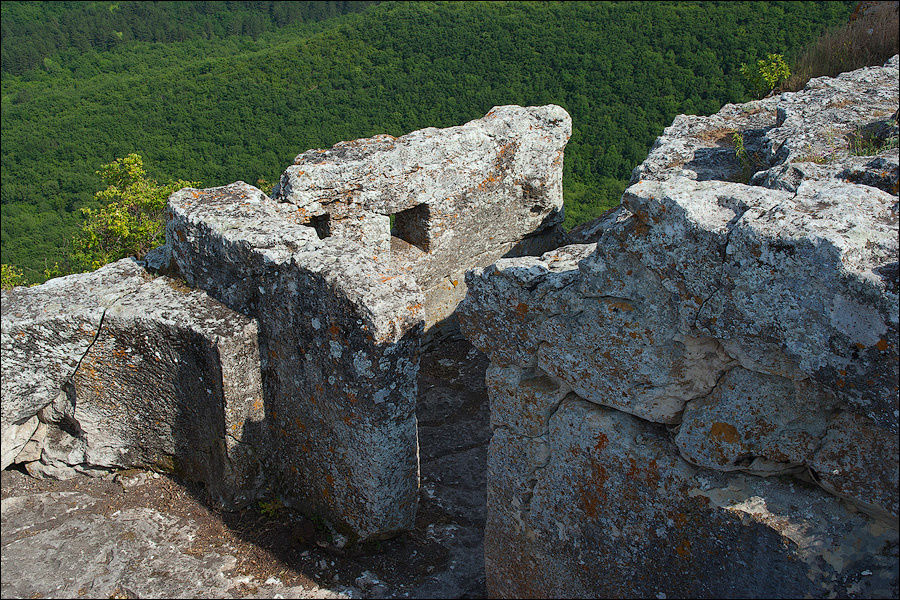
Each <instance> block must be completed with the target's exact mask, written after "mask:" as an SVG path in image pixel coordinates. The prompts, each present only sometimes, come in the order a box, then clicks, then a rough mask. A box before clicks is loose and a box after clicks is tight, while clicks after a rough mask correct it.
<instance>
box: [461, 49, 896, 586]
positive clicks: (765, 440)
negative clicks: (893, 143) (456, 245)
mask: <svg viewBox="0 0 900 600" xmlns="http://www.w3.org/2000/svg"><path fill="white" fill-rule="evenodd" d="M897 64H898V59H897V57H895V58H893V59H891V61H889V62H888V63H887V65H886V66H885V67H875V68H869V69H863V70H860V71H857V72H854V73H850V74H844V75H842V76H841V77H840V78H838V79H836V80H834V81H832V80H828V79H826V78H822V79H819V80H814V81H813V82H811V86H810V88H809V89H808V90H806V91H804V92H799V93H796V94H793V95H788V94H785V95H783V96H781V97H773V98H768V99H766V100H762V101H758V102H753V103H749V104H747V105H742V106H733V105H730V106H726V107H725V108H723V110H722V111H721V112H720V113H718V114H716V115H713V116H712V117H685V116H681V117H678V118H677V119H676V120H675V122H674V123H673V125H672V126H671V127H669V128H668V129H666V131H665V133H664V134H663V136H661V137H660V139H659V140H657V143H656V144H655V145H654V149H653V150H652V151H651V153H650V156H649V157H648V159H647V160H646V161H645V162H644V163H643V164H642V165H641V166H640V167H638V168H637V169H635V171H634V174H633V177H632V184H633V185H631V187H629V188H628V189H627V190H626V191H625V194H624V196H623V199H622V204H623V206H622V207H621V208H620V209H618V210H616V211H613V212H611V213H608V214H607V215H604V217H603V218H601V219H600V220H599V221H598V222H597V223H595V224H592V225H588V226H585V227H582V228H581V229H580V230H579V231H578V232H576V236H574V237H575V239H576V240H578V241H582V242H586V243H583V244H579V245H573V246H567V247H564V248H560V249H558V250H555V251H553V252H549V253H547V254H545V255H543V256H542V257H541V258H533V257H532V258H520V259H503V260H500V261H498V262H497V263H496V264H495V265H492V266H490V267H486V268H483V269H476V270H473V271H471V272H470V273H469V274H468V276H467V285H468V288H469V293H468V296H467V297H466V299H465V301H464V302H463V303H462V304H461V305H460V307H459V311H458V312H459V319H460V323H461V327H462V331H463V333H464V335H466V336H467V337H468V338H469V339H470V340H471V341H472V342H473V343H474V344H475V345H476V347H478V348H480V349H482V350H483V351H484V352H485V353H487V354H488V355H489V356H490V358H491V362H492V367H491V369H490V370H489V375H488V389H489V392H490V396H491V414H492V417H491V419H492V426H493V427H494V434H493V437H492V441H491V446H490V453H489V470H488V518H487V531H486V538H485V554H486V562H487V567H486V569H487V580H488V591H489V593H490V594H493V595H498V596H510V597H515V596H579V597H598V596H599V597H604V596H605V597H609V596H622V595H625V596H631V595H638V596H652V595H656V594H658V593H664V594H668V595H671V594H675V595H677V596H713V595H719V594H721V590H726V589H727V590H730V591H731V593H734V594H736V595H753V596H760V595H774V596H782V595H786V596H795V595H811V596H827V595H830V594H837V595H855V594H859V595H874V596H893V595H896V594H897V585H898V583H897V574H896V573H897V564H898V563H897V526H896V522H897V515H898V513H897V505H898V480H897V473H898V451H897V442H896V440H897V433H898V414H900V413H898V397H897V392H898V362H900V361H898V316H900V315H898V313H900V311H898V291H900V290H898V287H897V285H898V284H897V275H896V272H897V264H898V254H900V252H898V235H897V234H898V202H897V196H896V193H897V191H896V189H892V188H891V185H890V180H891V179H890V178H891V177H894V180H896V166H895V167H894V171H893V172H892V173H893V175H891V172H888V173H887V174H886V175H884V176H882V175H881V174H878V173H875V172H874V170H875V169H876V167H877V168H880V167H881V166H882V163H885V164H887V165H888V166H890V164H893V165H896V149H887V150H880V149H879V147H877V146H878V144H875V147H873V148H874V149H873V150H872V151H873V152H876V153H877V155H873V156H869V157H860V156H855V155H853V154H851V153H850V152H849V151H848V150H847V148H844V150H843V153H842V154H841V153H837V154H836V157H835V159H834V161H833V164H830V165H824V166H823V165H819V163H817V162H803V160H801V159H803V158H804V155H803V152H807V149H806V147H807V145H812V146H813V151H815V147H816V146H815V144H816V143H819V142H820V141H822V139H823V137H824V138H828V136H831V135H832V134H833V132H834V131H837V130H838V129H840V131H841V132H842V133H841V134H840V135H842V136H845V137H842V138H841V139H846V136H849V135H851V134H854V135H859V132H861V131H870V130H874V131H878V132H881V133H879V135H882V134H883V136H887V137H886V138H885V139H887V140H889V138H890V136H891V135H895V133H892V131H893V130H892V127H894V126H893V125H892V124H891V122H890V119H888V121H886V122H883V123H882V122H881V121H885V117H886V115H891V114H892V113H894V112H895V111H896V106H897V80H898V69H897ZM879 120H880V121H879ZM875 121H879V123H880V124H879V123H876V124H875V125H873V124H872V123H873V122H875ZM885 132H886V133H885ZM735 134H738V137H737V138H735ZM825 141H826V142H827V141H828V140H827V139H826V140H825ZM735 143H737V144H738V146H740V145H741V144H743V146H744V152H736V149H735ZM887 145H888V146H889V145H890V144H887ZM892 157H893V158H892ZM892 160H893V163H891V161H892ZM753 161H758V162H753ZM792 161H797V162H796V163H795V162H792ZM786 165H787V166H786ZM819 167H822V168H819ZM825 167H827V168H825ZM779 169H781V171H779ZM791 169H795V170H801V171H802V176H800V177H795V178H794V179H792V180H791V181H792V183H791V184H790V185H788V183H787V182H786V180H785V179H781V180H779V179H778V177H777V174H778V173H781V172H782V171H783V172H784V173H787V172H788V171H790V170H791ZM852 169H855V170H856V171H854V172H857V173H863V172H864V171H865V169H873V171H872V172H868V171H866V172H865V173H864V176H863V175H860V176H859V177H857V176H853V177H850V176H847V175H846V173H847V172H849V170H852ZM763 171H765V173H764V172H763ZM791 173H794V171H791ZM842 173H843V174H842ZM794 175H795V173H794V174H793V175H791V176H792V177H794ZM876 175H877V176H876ZM748 181H751V182H752V183H754V184H757V185H747V184H746V183H747V182H748ZM739 182H743V183H739ZM885 182H887V183H885ZM891 192H893V193H891ZM760 476H762V477H760ZM697 481H706V482H708V485H707V484H702V485H701V484H699V483H697ZM710 482H711V483H710ZM810 482H812V483H810ZM815 484H818V485H815ZM844 501H846V502H849V504H847V503H845V502H844ZM673 524H674V525H673ZM511 548H516V549H518V550H516V551H515V552H512V551H510V549H511ZM551 549H552V550H551ZM614 565H615V566H614ZM693 569H696V571H693Z"/></svg>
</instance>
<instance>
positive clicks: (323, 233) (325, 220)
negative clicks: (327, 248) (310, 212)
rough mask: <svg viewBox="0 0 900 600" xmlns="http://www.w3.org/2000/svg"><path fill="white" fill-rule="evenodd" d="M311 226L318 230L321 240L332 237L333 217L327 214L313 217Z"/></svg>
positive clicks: (317, 233) (310, 221) (310, 222)
mask: <svg viewBox="0 0 900 600" xmlns="http://www.w3.org/2000/svg"><path fill="white" fill-rule="evenodd" d="M309 224H310V225H311V226H312V227H313V228H314V229H315V230H316V235H318V236H319V239H320V240H324V239H325V238H327V237H331V215H329V214H328V213H325V214H324V215H319V216H317V217H311V218H310V220H309Z"/></svg>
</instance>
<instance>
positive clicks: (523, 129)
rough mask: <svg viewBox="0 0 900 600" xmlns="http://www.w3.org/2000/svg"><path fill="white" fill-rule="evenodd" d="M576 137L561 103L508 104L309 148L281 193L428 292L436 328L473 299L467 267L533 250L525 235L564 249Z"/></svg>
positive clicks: (301, 212) (428, 318) (429, 315)
mask: <svg viewBox="0 0 900 600" xmlns="http://www.w3.org/2000/svg"><path fill="white" fill-rule="evenodd" d="M571 132H572V120H571V118H570V117H569V115H568V113H566V111H565V110H563V109H562V108H560V107H559V106H555V105H549V106H542V107H527V108H523V107H520V106H498V107H494V108H493V109H492V110H491V111H490V112H489V113H488V114H487V115H485V116H484V117H483V118H481V119H477V120H474V121H470V122H469V123H466V124H465V125H460V126H457V127H449V128H446V129H435V128H433V127H430V128H427V129H422V130H419V131H414V132H412V133H409V134H406V135H404V136H401V137H399V138H393V137H391V136H389V135H379V136H375V137H373V138H369V139H362V140H354V141H351V142H341V143H339V144H337V145H336V146H334V147H333V148H331V149H328V150H309V151H307V152H304V153H303V154H300V155H299V156H297V158H296V160H295V161H294V165H292V166H290V167H288V168H287V169H286V170H285V172H284V174H283V175H282V176H281V181H280V182H279V184H278V187H277V188H276V190H275V191H274V192H273V196H274V198H275V199H276V200H278V201H280V202H286V203H290V204H293V205H295V206H296V207H297V214H298V216H299V218H300V219H301V220H303V221H305V222H309V223H312V224H314V225H315V226H316V229H317V231H318V232H319V234H320V236H334V237H343V238H348V239H353V240H354V241H357V242H358V243H360V244H361V245H362V246H364V247H365V248H366V250H367V253H369V254H374V255H376V256H379V257H380V259H381V260H382V261H383V260H385V259H386V258H387V256H391V258H392V260H394V261H396V262H398V263H400V264H402V265H403V268H404V269H405V270H407V271H409V272H410V273H411V274H412V276H413V277H414V278H415V280H416V281H417V283H418V284H419V285H420V286H421V288H422V290H423V292H424V296H425V307H424V309H425V327H426V329H429V330H430V329H431V327H432V326H433V325H435V324H437V323H438V322H440V321H442V320H444V319H446V318H448V317H450V316H451V315H452V313H453V311H454V310H455V308H456V304H457V303H458V302H459V301H460V300H461V299H462V298H463V297H464V296H465V286H464V285H463V283H464V281H463V280H464V273H465V271H466V270H468V269H470V268H473V267H479V266H485V265H489V264H491V263H493V262H494V261H495V260H497V259H498V258H500V257H501V256H503V255H505V254H507V253H509V252H514V253H516V252H518V253H526V252H527V251H530V250H531V248H524V249H523V248H521V246H522V245H523V244H522V240H523V238H525V237H526V236H530V237H532V238H537V239H532V240H529V242H527V243H525V244H524V245H525V246H531V247H532V248H537V249H538V252H537V253H540V252H541V251H545V250H549V249H550V248H552V247H553V245H552V244H553V242H554V241H555V240H556V236H555V226H556V225H558V224H559V223H561V222H562V205H563V198H562V160H563V149H564V147H565V145H566V142H567V141H568V139H569V136H570V135H571ZM391 217H393V219H394V224H393V230H392V228H391ZM488 224H489V227H490V231H487V230H486V229H485V226H486V225H488ZM392 236H393V237H392ZM544 238H547V239H544ZM557 245H558V244H557ZM523 250H525V251H523Z"/></svg>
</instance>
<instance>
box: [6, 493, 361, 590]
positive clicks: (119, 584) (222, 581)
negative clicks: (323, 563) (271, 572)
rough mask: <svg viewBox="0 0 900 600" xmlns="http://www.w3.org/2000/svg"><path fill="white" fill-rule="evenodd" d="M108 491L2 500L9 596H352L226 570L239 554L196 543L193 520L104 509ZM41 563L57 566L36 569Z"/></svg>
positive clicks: (150, 511) (140, 510)
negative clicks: (45, 571) (45, 573)
mask: <svg viewBox="0 0 900 600" xmlns="http://www.w3.org/2000/svg"><path fill="white" fill-rule="evenodd" d="M103 504H104V499H103V498H98V497H96V496H92V495H89V494H84V493H81V492H45V493H41V494H37V495H33V496H13V497H9V498H4V499H3V508H2V521H3V536H2V545H3V558H2V567H3V583H2V594H3V597H4V598H40V597H43V598H79V597H89V598H114V597H115V598H235V597H240V598H272V597H276V594H277V595H278V597H281V598H347V597H351V596H348V595H345V594H342V593H340V592H339V591H332V590H328V589H321V588H306V587H301V586H294V587H286V586H283V585H280V584H279V583H276V582H277V579H270V580H267V581H266V582H265V583H262V582H256V585H254V586H253V587H252V588H251V589H253V592H252V593H246V592H245V593H240V592H241V591H242V588H244V589H247V588H250V586H248V585H247V582H249V581H252V579H251V578H250V577H246V576H241V575H238V574H233V573H229V571H230V570H231V569H233V567H234V566H235V562H236V561H235V558H234V557H233V556H230V555H228V554H220V553H218V552H211V551H204V549H202V548H198V547H197V545H196V543H195V537H196V536H197V533H198V531H197V530H198V526H197V524H196V523H194V522H192V521H190V520H188V519H185V518H183V517H179V516H176V515H171V514H165V513H162V512H159V511H156V510H153V509H150V508H144V507H137V508H128V509H124V510H120V511H116V512H115V513H113V514H110V515H104V514H98V513H102V505H103ZM36 565H41V566H48V567H49V566H50V565H52V568H53V576H52V577H40V576H37V577H36V576H35V575H36V574H35V573H34V568H35V566H36Z"/></svg>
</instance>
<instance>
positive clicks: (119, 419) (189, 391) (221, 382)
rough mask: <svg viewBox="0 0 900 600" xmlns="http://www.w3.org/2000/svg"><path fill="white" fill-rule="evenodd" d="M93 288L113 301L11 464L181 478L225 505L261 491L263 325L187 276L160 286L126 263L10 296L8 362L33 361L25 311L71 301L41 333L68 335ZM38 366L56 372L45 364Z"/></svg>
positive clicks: (46, 312)
mask: <svg viewBox="0 0 900 600" xmlns="http://www.w3.org/2000/svg"><path fill="white" fill-rule="evenodd" d="M120 276H121V277H120ZM86 281H87V282H91V285H90V287H88V285H86ZM126 284H129V288H128V289H127V290H126V289H123V286H124V285H126ZM45 287H46V288H48V289H44V288H45ZM85 290H89V291H90V294H92V296H93V297H95V298H98V299H100V300H103V299H107V300H108V302H107V303H106V305H105V306H102V311H101V312H100V314H99V316H98V318H97V322H96V329H95V330H94V331H93V334H92V337H91V340H90V342H89V344H87V345H86V346H85V348H84V351H83V352H82V353H81V354H80V355H79V356H78V357H77V361H76V365H75V368H73V369H72V372H71V374H70V375H69V377H68V378H67V379H65V380H63V381H53V382H48V383H46V387H47V388H48V391H47V395H48V396H49V395H51V394H52V397H51V398H50V401H49V402H47V403H45V404H44V405H43V406H32V407H31V409H30V410H31V411H32V415H31V416H30V417H29V419H28V421H26V425H27V424H34V425H35V426H34V427H28V428H27V429H30V433H29V432H28V431H27V430H26V429H25V425H21V426H18V429H20V430H22V431H21V432H22V434H23V435H24V434H27V437H25V438H24V439H25V442H26V443H23V444H21V445H12V444H11V445H10V449H12V448H15V447H16V446H18V448H19V449H20V450H19V451H18V452H11V453H10V454H11V456H9V457H6V456H4V459H5V460H6V459H8V460H9V462H13V461H15V462H19V463H25V466H26V468H27V469H28V470H29V472H31V473H33V474H37V475H49V476H52V477H66V476H67V475H69V474H71V473H72V472H73V470H79V471H82V472H91V471H96V470H108V469H112V468H129V467H145V468H154V469H157V470H166V471H172V470H175V471H178V472H179V473H180V474H181V475H183V476H184V477H186V478H188V479H193V480H197V481H201V482H203V483H204V484H206V487H207V489H208V491H209V492H210V493H211V496H212V497H213V498H215V499H218V500H221V501H222V502H223V503H225V504H227V505H235V504H243V503H246V502H247V501H248V500H249V499H251V498H252V497H253V494H254V493H255V492H256V491H258V488H259V487H260V486H261V485H262V482H261V481H260V480H259V474H260V464H259V454H260V450H261V449H262V448H265V447H267V446H268V443H267V441H266V440H264V439H262V437H261V436H262V435H263V434H264V433H265V432H264V431H263V430H262V429H261V425H260V421H262V418H263V416H264V415H263V412H262V411H263V403H262V382H261V377H260V368H259V349H258V342H257V337H258V331H257V326H256V322H255V321H254V320H252V319H250V318H248V317H245V316H243V315H240V314H238V313H235V312H234V311H232V310H230V309H228V308H227V307H225V306H223V305H222V304H220V303H219V302H216V301H214V300H212V299H211V298H210V297H209V296H207V295H206V294H205V293H203V292H200V291H197V290H191V289H189V288H186V287H185V286H184V285H183V284H182V283H179V282H178V281H177V280H174V279H170V278H167V277H160V278H156V279H153V278H152V277H151V276H150V275H149V274H148V273H146V272H145V271H144V270H143V269H142V268H141V267H139V266H138V265H137V264H136V263H135V262H134V261H132V260H130V259H126V260H123V261H119V262H118V263H114V264H113V265H109V266H107V267H104V268H103V269H101V270H100V271H97V272H95V273H90V274H84V275H80V276H70V277H66V278H61V279H55V280H51V281H50V282H48V283H47V284H44V285H41V286H37V287H34V288H28V290H27V291H28V292H29V294H27V295H24V294H21V295H11V296H10V297H9V298H6V297H4V309H5V310H6V313H5V315H4V318H5V319H7V320H5V321H4V323H5V324H7V325H9V328H10V331H19V332H23V334H22V335H21V336H17V335H13V336H11V339H10V348H9V351H10V354H11V355H12V356H20V355H21V356H32V355H34V350H33V349H32V348H31V344H32V339H33V338H32V337H29V335H28V334H29V332H30V331H31V330H30V329H29V326H32V327H33V322H32V321H29V320H28V319H27V318H25V315H29V314H32V303H34V302H35V301H36V300H35V299H36V298H41V299H44V300H46V299H49V298H52V297H58V298H60V299H62V298H68V299H70V300H71V301H72V302H71V303H62V302H58V303H57V304H55V305H54V304H53V303H52V302H50V301H47V302H46V303H44V304H43V312H42V315H41V316H42V317H43V320H42V321H41V324H40V326H41V327H42V328H48V327H51V326H52V327H55V328H56V329H55V331H56V332H58V333H57V335H60V334H61V333H63V334H64V333H65V329H64V328H63V326H64V325H65V324H69V323H71V322H72V318H73V317H72V314H73V313H74V314H76V315H78V314H79V313H81V312H82V311H84V310H85V309H84V303H83V302H79V297H80V295H81V294H82V293H84V291H85ZM95 310H96V309H95ZM4 356H6V349H4ZM4 362H5V360H4ZM32 368H33V369H34V370H35V372H36V373H38V374H40V375H42V376H45V377H46V376H47V374H48V373H52V370H51V369H50V368H49V367H47V366H46V365H41V364H35V365H33V367H32ZM52 385H55V386H56V387H55V389H53V388H51V387H50V386H52ZM12 393H13V392H11V394H12ZM17 397H18V396H15V395H12V396H11V398H12V399H11V400H10V407H13V406H15V403H14V399H15V398H17ZM6 406H7V403H6V398H5V397H4V407H6ZM13 427H16V425H15V422H14V421H13ZM7 429H10V428H8V427H7V421H6V417H5V416H4V431H7ZM6 450H7V446H6V443H4V452H6ZM4 466H5V465H4Z"/></svg>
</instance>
